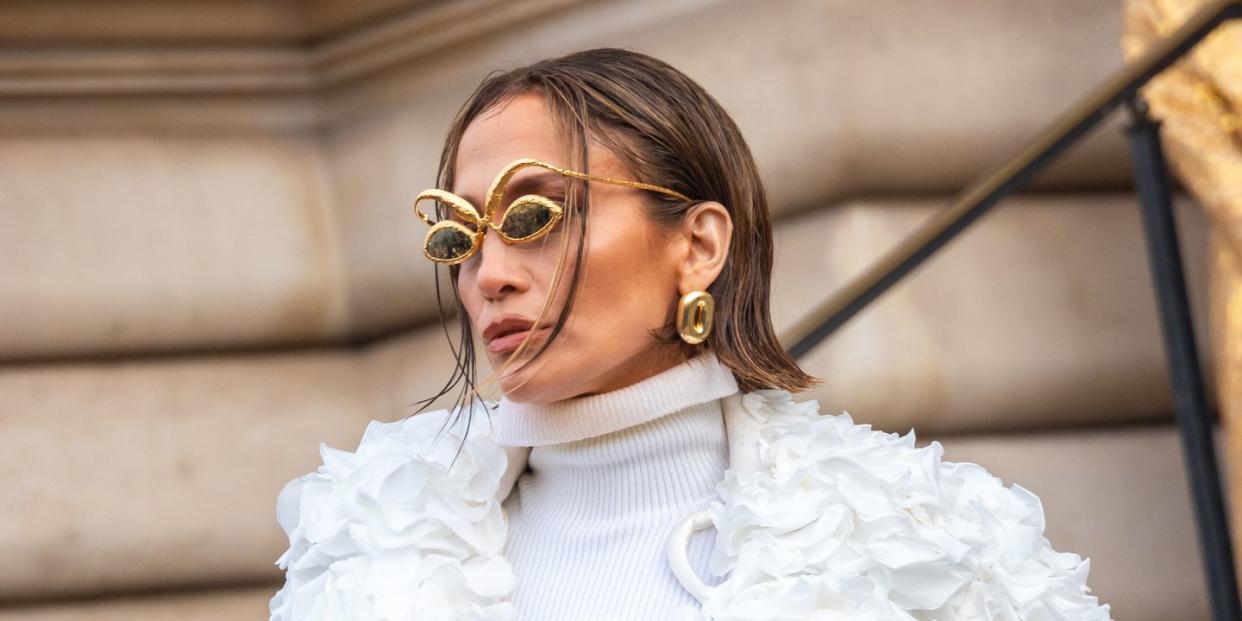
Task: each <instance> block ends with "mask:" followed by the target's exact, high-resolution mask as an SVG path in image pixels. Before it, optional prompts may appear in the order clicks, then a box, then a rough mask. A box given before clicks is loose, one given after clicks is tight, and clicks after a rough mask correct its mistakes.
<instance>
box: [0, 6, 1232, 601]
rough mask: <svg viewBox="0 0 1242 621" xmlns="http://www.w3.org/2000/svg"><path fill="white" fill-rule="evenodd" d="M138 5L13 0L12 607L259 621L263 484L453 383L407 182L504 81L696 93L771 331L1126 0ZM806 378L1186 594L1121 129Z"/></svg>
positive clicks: (1105, 43)
mask: <svg viewBox="0 0 1242 621" xmlns="http://www.w3.org/2000/svg"><path fill="white" fill-rule="evenodd" d="M160 7H161V8H160V9H158V10H155V9H153V8H151V5H147V4H145V3H141V2H121V3H90V2H85V1H82V0H58V1H56V2H24V1H23V2H13V3H8V4H6V5H5V7H3V8H0V15H3V18H0V317H2V318H3V323H0V326H2V327H0V470H3V471H5V472H9V473H12V474H11V476H10V483H9V484H8V485H5V486H0V549H3V550H4V551H5V554H4V558H5V559H6V560H7V561H8V562H5V563H0V621H8V620H12V621H35V620H40V621H48V620H54V619H56V620H58V619H75V620H77V619H85V620H100V621H102V620H112V619H133V618H142V619H151V620H157V621H158V620H162V619H180V620H185V619H212V620H219V621H228V620H231V619H238V620H240V619H254V618H260V617H262V616H263V615H265V614H266V603H267V599H268V598H269V597H270V596H271V595H272V594H273V593H274V592H275V590H276V589H277V588H278V587H279V584H280V580H281V579H282V576H281V573H280V571H279V570H278V569H277V568H275V567H274V566H273V562H274V561H275V559H276V557H277V556H279V554H280V553H281V552H282V551H283V550H284V547H285V541H284V539H283V534H282V532H281V531H280V529H279V527H278V525H277V523H276V518H275V499H276V494H277V492H278V491H279V489H280V487H281V486H282V485H283V484H284V482H285V481H287V480H288V479H290V478H292V477H294V476H297V475H299V474H301V473H304V472H307V471H309V470H312V469H314V467H315V466H316V465H317V464H318V461H319V457H318V453H317V449H318V445H319V443H320V442H324V443H327V444H329V445H331V446H335V447H341V448H353V447H354V446H355V445H356V443H357V441H358V439H359V437H360V436H361V433H362V430H363V428H364V426H365V424H366V422H367V421H368V420H371V419H385V420H391V419H395V418H398V417H400V416H403V415H405V414H406V413H408V412H410V411H412V409H411V404H412V403H413V402H414V401H416V400H418V399H420V398H422V397H424V396H427V395H428V394H430V393H431V392H432V391H433V390H434V388H436V387H437V386H438V385H439V384H440V383H442V382H443V381H444V379H445V378H446V377H447V373H448V367H447V361H448V360H449V358H448V354H447V349H446V345H445V342H444V336H443V333H442V332H441V328H440V327H439V325H438V323H437V322H436V312H435V299H434V294H433V289H432V278H433V276H432V272H431V270H430V269H429V266H428V265H427V263H426V261H424V260H423V259H422V257H421V255H420V251H419V242H420V240H421V236H422V234H423V232H424V230H425V229H423V228H421V226H422V225H421V223H418V222H417V221H416V220H415V219H414V218H413V215H412V213H411V211H410V200H411V198H412V197H413V196H414V194H415V193H416V192H417V191H418V190H420V189H422V188H423V187H427V186H429V185H431V184H432V182H433V179H434V170H435V166H436V162H437V159H438V153H439V147H440V142H441V140H442V138H443V132H444V131H445V129H446V128H447V125H448V122H449V119H450V118H451V116H452V114H453V113H454V112H455V111H456V108H457V106H458V105H460V103H461V102H462V101H463V100H464V98H465V96H466V94H467V93H468V92H469V91H470V89H472V88H473V86H474V85H475V84H477V82H478V81H479V80H480V79H481V78H482V77H483V76H484V75H485V74H486V73H487V72H488V71H490V70H492V69H497V68H508V67H513V66H517V65H518V64H521V63H524V62H529V61H531V60H535V59H538V58H542V57H545V56H550V55H555V54H561V53H565V52H569V51H572V50H576V49H581V48H584V47H595V46H621V47H628V48H632V49H637V50H640V51H644V52H647V53H650V54H653V55H655V56H657V57H660V58H662V59H664V60H667V61H669V62H670V63H672V64H673V65H675V66H677V67H679V68H681V69H682V70H683V71H686V72H687V73H688V74H690V75H691V76H692V77H694V78H695V79H697V80H699V81H700V82H701V83H703V84H704V86H705V87H706V88H707V89H708V90H709V91H711V92H712V93H713V94H714V95H715V96H716V97H717V98H718V99H719V100H720V101H721V102H722V103H723V104H724V105H725V107H726V108H727V109H728V110H730V112H731V113H732V114H734V116H735V119H736V120H737V121H738V123H739V125H741V127H742V128H743V131H744V132H745V133H746V135H747V138H748V140H749V141H750V144H751V146H752V148H753V149H754V151H755V153H756V156H757V158H758V160H759V162H760V166H761V168H762V170H763V173H764V175H765V180H766V182H767V184H768V187H769V191H770V193H771V195H772V198H773V203H774V205H775V207H774V209H775V216H776V218H777V228H778V231H777V262H776V274H775V277H774V279H775V283H774V289H775V291H774V301H773V304H774V310H775V318H776V321H777V324H778V328H783V327H787V326H789V325H790V324H791V323H792V322H793V321H794V320H795V319H796V318H797V317H799V316H801V314H803V313H805V312H806V311H807V310H808V309H809V308H811V307H812V305H814V304H815V303H817V302H818V301H820V300H822V299H824V298H825V297H827V296H828V294H829V293H830V292H831V291H832V290H834V289H835V288H837V287H840V286H842V285H843V284H844V283H845V282H847V280H848V279H849V278H850V277H851V276H853V275H856V274H858V273H859V272H860V271H861V270H863V269H865V267H866V266H867V265H869V264H870V263H871V262H872V261H874V260H875V259H876V258H878V257H879V256H880V255H881V254H882V253H883V252H884V251H885V250H886V249H887V248H889V247H891V246H892V245H894V244H895V243H897V242H898V241H899V240H900V239H901V238H902V236H903V235H904V234H907V233H909V232H910V231H912V230H913V229H914V228H915V227H916V226H917V225H918V224H919V223H920V222H922V221H923V220H924V219H926V218H927V217H929V216H930V215H931V214H932V213H933V212H934V211H935V210H936V209H938V208H941V207H943V206H946V205H947V204H948V203H949V202H950V200H951V199H952V195H953V193H954V192H956V191H958V190H960V189H961V188H963V187H964V186H965V185H966V184H967V183H968V182H969V181H970V180H971V179H972V178H974V177H976V176H978V175H979V174H981V173H983V172H986V171H987V170H988V169H989V167H993V166H996V165H998V164H999V163H1000V162H1001V161H1002V160H1003V159H1004V158H1005V157H1006V156H1008V155H1010V154H1012V153H1013V152H1015V151H1016V150H1017V149H1018V148H1019V147H1020V146H1022V144H1023V143H1024V141H1026V140H1027V139H1029V138H1030V137H1032V136H1033V135H1034V134H1035V133H1036V132H1037V131H1038V130H1039V129H1040V128H1041V127H1042V126H1043V125H1045V124H1046V123H1048V122H1049V121H1050V120H1051V119H1052V118H1053V117H1054V116H1055V115H1056V114H1057V113H1059V112H1060V111H1062V110H1063V109H1065V108H1066V107H1068V106H1069V105H1070V103H1071V102H1073V101H1074V100H1075V98H1076V97H1078V96H1079V95H1080V94H1081V93H1083V92H1084V91H1085V90H1086V89H1088V88H1089V87H1091V86H1093V85H1094V84H1096V83H1097V82H1098V81H1100V80H1102V79H1103V78H1104V77H1105V76H1106V75H1108V74H1109V73H1110V72H1111V71H1113V70H1114V69H1116V68H1117V67H1118V66H1119V65H1120V63H1121V53H1120V47H1119V43H1118V41H1119V38H1120V20H1121V7H1120V1H1119V0H1106V1H1104V2H1091V3H1084V2H1077V1H1075V0H1047V1H1045V2H1038V3H1020V4H1019V3H998V2H994V1H991V0H952V1H951V2H947V3H943V2H942V3H913V2H898V1H895V0H871V1H869V2H865V3H864V2H846V1H844V0H835V1H830V0H819V1H812V0H786V1H781V2H772V3H760V2H749V1H746V0H731V1H726V0H664V1H656V0H638V1H628V2H622V1H620V0H594V1H586V0H533V1H527V2H520V3H513V2H503V1H501V0H461V1H458V2H435V1H431V0H421V1H413V0H366V1H364V2H353V3H328V2H323V1H321V0H302V1H296V2H295V1H293V0H285V1H276V0H268V1H260V2H250V3H235V2H227V1H225V0H211V1H208V2H192V1H190V0H175V1H172V2H166V3H161V5H160ZM346 7H348V8H346ZM1178 212H1179V218H1180V220H1181V222H1182V224H1183V229H1182V234H1183V248H1184V250H1185V252H1186V253H1187V257H1186V260H1187V264H1188V268H1189V270H1190V274H1189V276H1190V282H1191V289H1192V297H1193V298H1194V299H1193V302H1194V303H1195V308H1196V312H1197V313H1198V314H1199V317H1198V321H1199V335H1200V338H1201V339H1202V340H1205V341H1206V339H1207V337H1208V333H1207V330H1208V326H1207V321H1206V313H1205V310H1206V289H1207V288H1206V282H1207V270H1206V257H1207V252H1208V241H1209V240H1208V237H1209V236H1208V231H1207V227H1206V222H1205V220H1204V218H1203V216H1202V214H1201V213H1200V212H1199V210H1198V209H1197V208H1196V207H1195V206H1194V205H1193V204H1191V203H1189V202H1185V201H1184V202H1182V203H1180V204H1179V206H1178ZM1203 351H1204V353H1205V363H1206V364H1208V365H1209V366H1207V367H1206V368H1207V369H1208V370H1209V371H1210V369H1211V367H1210V362H1211V361H1210V360H1209V359H1207V357H1206V355H1207V348H1203ZM805 365H806V367H807V369H808V370H809V371H810V372H811V373H813V374H815V375H817V376H819V377H822V378H824V380H825V382H824V385H823V387H822V389H821V390H819V391H818V392H816V393H814V394H808V395H806V396H805V397H804V398H815V399H817V400H818V401H819V403H820V405H821V408H822V409H824V410H825V411H829V412H839V411H842V410H845V411H848V412H850V414H851V415H852V416H853V417H854V418H855V419H857V420H860V421H862V422H870V423H872V424H874V425H875V426H876V427H877V428H881V429H886V430H891V431H898V432H904V431H906V430H908V429H910V428H912V427H913V428H915V429H916V430H917V431H918V433H919V435H920V437H922V438H925V439H937V440H941V441H942V442H943V443H944V444H945V447H946V452H947V456H948V458H950V459H957V460H969V461H977V462H978V463H980V464H982V465H984V466H985V467H987V468H988V469H989V470H991V471H992V472H994V473H995V474H997V475H999V476H1001V477H1003V478H1004V479H1005V480H1006V482H1017V483H1019V484H1021V485H1022V486H1023V487H1026V488H1028V489H1030V490H1032V491H1034V492H1035V493H1037V494H1039V495H1040V496H1041V498H1042V499H1043V501H1044V507H1045V511H1046V512H1047V515H1048V531H1049V535H1050V538H1051V540H1052V541H1053V544H1054V546H1055V547H1057V548H1058V549H1065V550H1072V551H1076V552H1079V553H1081V554H1083V555H1085V556H1090V557H1091V558H1092V580H1091V584H1092V585H1093V587H1094V589H1095V592H1096V593H1097V594H1098V595H1099V596H1100V597H1101V599H1102V600H1103V601H1105V602H1108V603H1110V604H1112V605H1113V612H1114V616H1115V618H1118V619H1122V618H1124V619H1133V620H1139V621H1141V620H1147V619H1150V620H1157V619H1169V618H1177V619H1188V620H1189V619H1205V618H1206V617H1207V608H1206V603H1205V596H1204V586H1203V580H1202V575H1201V570H1200V565H1199V559H1198V555H1197V552H1196V548H1195V546H1196V541H1195V536H1194V526H1193V521H1192V516H1191V511H1190V504H1189V494H1188V492H1187V489H1186V485H1185V473H1184V471H1183V469H1182V464H1181V456H1180V452H1179V447H1178V443H1177V437H1176V433H1175V429H1174V427H1173V425H1172V418H1171V413H1170V412H1171V405H1170V403H1171V399H1170V395H1169V390H1168V387H1167V380H1166V373H1165V366H1164V360H1163V354H1162V351H1161V349H1160V339H1159V332H1158V327H1157V324H1156V319H1155V304H1154V301H1153V297H1152V291H1151V285H1150V282H1149V277H1148V274H1147V271H1146V257H1145V255H1144V248H1143V240H1142V237H1141V230H1140V222H1139V215H1138V212H1137V206H1136V204H1135V200H1134V196H1133V193H1132V190H1131V183H1130V177H1129V163H1128V157H1127V154H1126V151H1125V144H1124V142H1123V139H1122V137H1121V135H1120V134H1119V132H1117V131H1115V128H1114V129H1110V130H1106V131H1104V132H1102V133H1100V134H1098V135H1097V136H1095V137H1093V138H1092V139H1090V140H1089V141H1087V142H1086V143H1084V144H1083V145H1082V146H1081V147H1079V148H1076V149H1075V150H1074V151H1073V152H1071V153H1070V154H1069V156H1068V157H1067V158H1065V159H1064V160H1063V161H1061V162H1059V163H1058V164H1057V165H1056V166H1055V167H1054V168H1052V169H1051V170H1049V171H1048V172H1047V173H1046V174H1044V175H1042V176H1041V177H1040V178H1039V179H1038V180H1037V181H1036V183H1035V184H1034V185H1033V187H1032V188H1030V189H1029V191H1028V192H1026V193H1024V194H1022V195H1021V196H1019V197H1016V198H1014V199H1011V200H1009V201H1006V202H1005V203H1002V205H1001V206H1000V207H998V208H997V209H996V210H995V211H993V212H992V213H991V214H990V215H988V216H987V217H985V218H983V219H982V220H980V221H979V222H978V223H976V224H975V225H974V227H973V228H972V229H971V230H969V231H967V232H966V233H964V234H963V235H962V237H961V238H959V239H958V240H956V241H955V242H953V243H952V244H951V245H950V246H949V247H947V248H945V249H944V251H943V252H942V253H940V254H939V255H938V256H937V257H935V258H933V259H932V260H931V261H930V262H929V263H928V264H927V265H925V266H924V267H922V268H920V269H919V270H918V271H916V272H915V273H914V274H912V275H911V277H910V278H909V279H908V280H907V281H906V282H904V283H903V284H901V285H899V286H898V287H896V288H895V289H894V290H892V291H891V292H889V293H888V294H886V295H885V296H883V297H882V298H880V299H879V300H878V301H877V302H876V303H875V304H874V305H873V306H872V307H870V308H869V309H868V310H866V311H864V312H863V313H861V314H860V315H859V316H858V317H856V318H855V319H854V320H853V321H852V322H851V323H850V324H848V325H847V326H846V327H844V328H843V329H842V330H841V331H840V332H839V333H837V334H836V335H835V336H834V337H832V339H831V340H830V341H828V342H827V343H826V344H824V345H823V346H822V347H821V348H820V349H818V350H816V351H815V352H813V353H812V354H811V355H810V356H808V358H807V359H806V360H805ZM1208 379H1209V380H1210V379H1211V377H1210V376H1209V378H1208Z"/></svg>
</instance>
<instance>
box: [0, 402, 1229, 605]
mask: <svg viewBox="0 0 1242 621" xmlns="http://www.w3.org/2000/svg"><path fill="white" fill-rule="evenodd" d="M941 441H942V442H943V445H944V447H945V451H946V453H945V454H946V459H950V460H955V461H973V462H976V463H979V464H980V465H982V466H984V467H985V468H987V469H988V470H989V471H991V472H992V473H993V474H996V475H997V476H1000V477H1001V478H1002V479H1003V480H1004V482H1005V483H1006V484H1014V483H1017V484H1019V485H1021V486H1023V487H1025V488H1027V489H1030V490H1031V491H1033V492H1035V493H1036V494H1038V495H1039V496H1040V498H1041V500H1042V502H1043V506H1044V511H1045V513H1046V516H1047V522H1048V527H1047V533H1048V536H1049V539H1050V540H1051V541H1052V543H1053V546H1054V547H1055V548H1056V549H1058V550H1061V551H1072V552H1076V553H1079V554H1081V555H1083V556H1085V557H1088V558H1090V559H1091V579H1090V582H1089V584H1090V585H1091V586H1092V588H1093V591H1094V593H1095V594H1096V595H1097V596H1099V597H1100V598H1101V600H1102V601H1104V602H1106V603H1108V604H1110V605H1111V606H1113V613H1114V614H1113V616H1114V618H1116V619H1131V620H1134V621H1163V620H1166V619H1179V620H1183V619H1184V620H1186V621H1196V620H1199V619H1204V620H1205V619H1207V618H1208V614H1207V610H1206V598H1205V594H1204V591H1203V581H1202V576H1201V572H1200V569H1199V564H1198V563H1199V560H1198V555H1197V552H1196V547H1195V546H1196V542H1195V535H1194V530H1193V522H1192V519H1191V514H1190V504H1189V493H1188V491H1187V489H1186V485H1185V475H1184V472H1183V470H1182V467H1181V455H1180V452H1179V448H1178V441H1177V436H1176V433H1175V431H1174V429H1173V428H1172V427H1170V426H1165V425H1159V426H1148V427H1144V426H1139V427H1131V428H1124V427H1122V428H1112V429H1096V430H1092V431H1086V432H1074V433H1024V434H1004V435H987V436H950V437H947V438H941ZM235 510H237V511H249V512H253V513H254V514H255V517H256V519H258V518H260V517H262V518H263V519H267V520H270V521H271V522H272V524H274V523H275V518H274V511H273V509H272V508H271V507H270V506H268V505H267V504H266V503H264V504H263V506H261V507H260V506H258V505H253V506H239V507H236V508H235ZM233 537H234V538H235V543H234V545H231V546H228V549H229V550H231V551H233V552H234V553H236V554H238V555H239V557H240V556H241V555H242V554H243V552H242V550H241V546H240V545H238V544H240V543H241V541H242V535H241V534H240V533H233ZM114 562H115V561H114ZM180 562H182V563H184V564H185V565H186V566H187V567H188V566H191V563H190V560H189V559H185V558H181V559H180ZM265 584H267V583H265ZM277 588H279V584H272V585H270V586H262V587H258V586H256V587H255V588H253V589H245V590H241V589H239V590H236V591H233V590H220V591H208V592H203V593H200V594H180V595H168V596H154V597H152V596H147V597H124V598H117V599H109V600H102V601H87V602H82V603H76V604H75V603H67V604H57V605H39V606H31V605H25V606H13V605H9V606H8V607H0V619H3V620H4V621H10V620H11V621H36V620H37V621H58V620H60V619H84V620H89V621H95V620H99V621H104V620H111V619H132V618H142V619H153V620H159V619H174V618H175V619H200V618H202V619H206V618H211V619H213V620H218V621H231V620H232V619H237V620H238V621H240V620H241V619H255V618H261V616H262V615H263V614H265V612H264V611H265V610H266V602H267V600H268V599H269V598H270V597H271V595H272V594H274V593H275V590H276V589H277Z"/></svg>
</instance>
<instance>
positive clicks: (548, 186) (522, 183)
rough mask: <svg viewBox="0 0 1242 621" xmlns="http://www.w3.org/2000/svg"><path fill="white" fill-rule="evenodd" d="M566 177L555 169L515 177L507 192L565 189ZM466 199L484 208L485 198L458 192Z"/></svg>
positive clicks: (510, 181) (479, 207) (525, 192)
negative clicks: (554, 170)
mask: <svg viewBox="0 0 1242 621" xmlns="http://www.w3.org/2000/svg"><path fill="white" fill-rule="evenodd" d="M564 179H565V178H564V177H563V176H561V174H560V173H557V172H553V171H550V170H549V171H545V172H541V173H538V174H534V175H527V176H524V177H521V178H517V177H515V178H513V179H510V180H509V184H508V185H507V186H505V194H507V195H510V196H520V195H522V194H540V193H541V191H545V192H546V191H548V190H564V187H565V185H564ZM455 194H456V193H455ZM457 195H458V196H460V197H462V198H464V199H466V200H467V201H469V202H470V204H471V205H474V206H475V209H479V210H482V209H483V208H484V207H485V205H484V203H485V202H486V201H484V200H483V199H481V198H479V197H478V196H475V195H473V194H457Z"/></svg>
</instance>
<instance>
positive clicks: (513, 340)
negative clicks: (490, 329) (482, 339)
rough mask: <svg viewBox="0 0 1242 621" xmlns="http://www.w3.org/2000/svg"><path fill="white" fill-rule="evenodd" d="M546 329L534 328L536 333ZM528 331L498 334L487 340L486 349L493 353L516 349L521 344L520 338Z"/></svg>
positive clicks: (523, 337)
mask: <svg viewBox="0 0 1242 621" xmlns="http://www.w3.org/2000/svg"><path fill="white" fill-rule="evenodd" d="M546 330H547V328H535V329H534V331H535V332H536V333H537V334H538V333H541V332H544V331H546ZM530 332H531V330H522V331H521V332H511V333H509V334H506V335H504V336H498V337H496V338H494V339H492V340H490V341H488V342H487V351H490V352H492V353H493V354H503V353H505V352H508V351H511V350H513V349H516V348H517V346H518V345H520V344H522V340H523V339H525V338H526V335H527V334H529V333H530Z"/></svg>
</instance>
